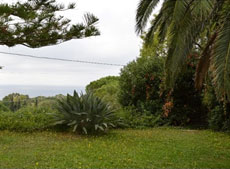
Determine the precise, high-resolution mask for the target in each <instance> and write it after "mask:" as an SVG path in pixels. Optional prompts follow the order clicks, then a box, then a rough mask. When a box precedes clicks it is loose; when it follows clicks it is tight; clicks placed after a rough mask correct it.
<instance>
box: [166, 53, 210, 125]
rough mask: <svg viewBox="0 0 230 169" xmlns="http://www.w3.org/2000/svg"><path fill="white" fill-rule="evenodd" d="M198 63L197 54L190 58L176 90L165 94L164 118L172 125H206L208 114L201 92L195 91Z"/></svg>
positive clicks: (175, 86) (178, 80) (177, 82)
mask: <svg viewBox="0 0 230 169" xmlns="http://www.w3.org/2000/svg"><path fill="white" fill-rule="evenodd" d="M196 62H197V58H196V55H195V54H194V56H193V55H191V56H189V57H188V58H187V64H185V65H184V68H183V72H181V73H180V74H179V76H178V78H177V80H176V82H175V85H174V88H173V89H169V90H167V91H165V92H164V97H165V103H164V106H163V110H164V118H165V120H167V121H168V122H169V123H170V124H171V125H175V126H185V125H192V126H205V125H206V119H207V112H206V110H205V109H204V106H203V105H202V95H201V92H200V91H198V90H196V89H195V83H194V73H195V70H196Z"/></svg>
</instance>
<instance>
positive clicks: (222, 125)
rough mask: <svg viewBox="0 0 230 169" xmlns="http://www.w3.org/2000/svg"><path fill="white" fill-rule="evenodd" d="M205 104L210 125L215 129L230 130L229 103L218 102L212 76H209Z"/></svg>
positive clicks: (204, 97)
mask: <svg viewBox="0 0 230 169" xmlns="http://www.w3.org/2000/svg"><path fill="white" fill-rule="evenodd" d="M203 104H204V105H205V106H206V107H207V109H208V125H209V128H210V129H213V130H219V131H220V130H222V131H226V130H228V131H229V130H230V109H229V103H227V104H226V105H225V104H224V102H218V100H217V98H216V94H215V90H214V87H213V85H212V84H211V81H210V78H207V80H206V85H205V90H204V96H203Z"/></svg>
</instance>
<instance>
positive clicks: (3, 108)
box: [0, 103, 10, 112]
mask: <svg viewBox="0 0 230 169" xmlns="http://www.w3.org/2000/svg"><path fill="white" fill-rule="evenodd" d="M8 111H10V109H9V108H8V107H6V106H5V105H4V104H3V103H0V112H8Z"/></svg>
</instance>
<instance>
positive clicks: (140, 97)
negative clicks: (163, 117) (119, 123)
mask: <svg viewBox="0 0 230 169" xmlns="http://www.w3.org/2000/svg"><path fill="white" fill-rule="evenodd" d="M163 62H164V59H163V58H160V57H140V58H138V59H137V60H136V61H132V62H130V63H129V64H128V65H127V66H125V67H124V68H122V69H121V73H120V94H119V100H120V103H121V104H122V105H123V106H135V107H137V108H138V109H139V110H140V111H142V110H143V108H144V109H146V110H148V111H151V112H152V113H155V112H157V111H158V110H159V109H161V99H160V83H161V81H162V76H163V67H164V66H163Z"/></svg>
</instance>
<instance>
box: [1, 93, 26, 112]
mask: <svg viewBox="0 0 230 169" xmlns="http://www.w3.org/2000/svg"><path fill="white" fill-rule="evenodd" d="M28 100H29V96H28V95H23V94H19V93H12V94H9V95H8V96H5V97H4V98H3V99H2V103H3V104H4V105H5V106H6V107H8V108H9V109H10V110H11V111H13V112H14V111H17V110H19V109H20V108H22V107H25V106H26V105H28Z"/></svg>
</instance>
